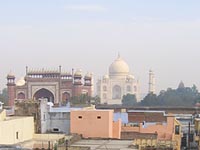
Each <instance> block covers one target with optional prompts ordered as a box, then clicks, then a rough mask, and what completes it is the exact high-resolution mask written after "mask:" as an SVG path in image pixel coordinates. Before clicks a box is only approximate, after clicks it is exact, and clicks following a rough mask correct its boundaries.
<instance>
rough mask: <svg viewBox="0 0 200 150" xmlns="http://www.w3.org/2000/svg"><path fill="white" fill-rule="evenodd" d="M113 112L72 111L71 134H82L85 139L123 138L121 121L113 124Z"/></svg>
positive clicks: (93, 110)
mask: <svg viewBox="0 0 200 150" xmlns="http://www.w3.org/2000/svg"><path fill="white" fill-rule="evenodd" d="M113 112H114V111H113V110H95V109H86V110H75V111H71V114H70V118H71V122H70V129H71V133H77V134H81V135H82V136H83V137H84V138H116V139H120V137H121V120H118V121H117V122H113Z"/></svg>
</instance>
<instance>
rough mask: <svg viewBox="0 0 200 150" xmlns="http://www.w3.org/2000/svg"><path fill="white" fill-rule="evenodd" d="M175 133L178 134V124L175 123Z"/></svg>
mask: <svg viewBox="0 0 200 150" xmlns="http://www.w3.org/2000/svg"><path fill="white" fill-rule="evenodd" d="M175 134H180V126H179V125H175Z"/></svg>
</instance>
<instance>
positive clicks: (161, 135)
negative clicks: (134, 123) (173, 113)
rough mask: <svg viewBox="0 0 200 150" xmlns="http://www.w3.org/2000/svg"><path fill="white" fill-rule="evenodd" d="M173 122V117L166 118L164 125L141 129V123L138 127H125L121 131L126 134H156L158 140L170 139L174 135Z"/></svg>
mask: <svg viewBox="0 0 200 150" xmlns="http://www.w3.org/2000/svg"><path fill="white" fill-rule="evenodd" d="M174 121H175V119H174V117H167V123H166V124H165V125H163V124H154V125H148V126H147V125H146V126H145V127H143V126H142V123H140V126H139V127H130V126H127V127H126V126H125V127H122V130H123V131H127V132H139V133H157V134H158V139H172V135H173V133H174Z"/></svg>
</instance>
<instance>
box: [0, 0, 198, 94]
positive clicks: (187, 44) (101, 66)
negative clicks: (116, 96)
mask: <svg viewBox="0 0 200 150" xmlns="http://www.w3.org/2000/svg"><path fill="white" fill-rule="evenodd" d="M199 8H200V1H199V0H190V1H188V0H165V1H164V0H4V1H3V0H1V1H0V52H1V55H0V89H2V88H4V87H5V84H6V75H7V74H8V73H9V72H10V71H12V73H14V74H15V75H16V77H17V78H20V77H21V76H24V75H25V66H26V65H27V66H29V67H30V68H51V69H54V68H58V66H59V65H62V67H63V69H64V70H67V71H70V70H71V68H82V70H83V71H84V72H87V71H91V72H93V73H94V75H95V78H98V77H100V76H102V75H103V74H106V73H107V72H108V67H109V65H110V64H111V63H112V62H113V60H114V59H115V58H116V57H117V53H118V52H120V54H121V56H122V57H123V58H124V60H126V62H127V63H128V64H129V66H130V69H131V72H132V73H133V74H134V76H135V77H136V78H139V79H140V82H141V91H142V93H146V92H147V89H148V86H147V85H148V71H149V69H152V70H154V72H155V76H156V90H157V91H160V90H161V89H166V88H168V87H172V88H176V87H177V86H178V83H179V82H180V81H181V80H182V81H183V82H184V83H185V85H186V86H192V84H196V85H197V86H198V87H200V69H199V68H200V67H199V66H200V11H199Z"/></svg>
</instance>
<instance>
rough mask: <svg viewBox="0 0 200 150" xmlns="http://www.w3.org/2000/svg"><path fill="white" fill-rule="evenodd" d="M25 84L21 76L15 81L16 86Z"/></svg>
mask: <svg viewBox="0 0 200 150" xmlns="http://www.w3.org/2000/svg"><path fill="white" fill-rule="evenodd" d="M24 84H25V80H24V78H23V77H21V78H20V79H19V80H18V81H17V82H16V85H17V86H23V85H24Z"/></svg>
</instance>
